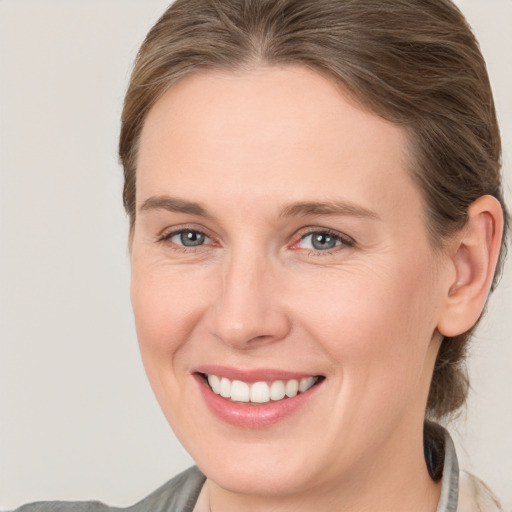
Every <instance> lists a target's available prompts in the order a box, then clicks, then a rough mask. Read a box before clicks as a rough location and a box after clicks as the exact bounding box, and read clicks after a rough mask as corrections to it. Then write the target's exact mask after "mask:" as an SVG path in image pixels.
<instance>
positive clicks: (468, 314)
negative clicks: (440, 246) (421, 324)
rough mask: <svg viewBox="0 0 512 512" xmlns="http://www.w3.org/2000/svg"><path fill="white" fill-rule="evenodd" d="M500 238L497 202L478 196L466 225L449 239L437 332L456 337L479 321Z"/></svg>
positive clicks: (500, 210) (499, 209) (500, 214)
mask: <svg viewBox="0 0 512 512" xmlns="http://www.w3.org/2000/svg"><path fill="white" fill-rule="evenodd" d="M502 234H503V210H502V208H501V205H500V203H499V201H498V200H497V199H495V198H494V197H492V196H488V195H486V196H482V197H480V198H478V199H477V200H476V201H475V202H474V203H472V204H471V205H470V207H469V209H468V221H467V223H466V225H465V226H464V227H463V228H462V229H461V231H460V232H459V233H458V234H457V235H456V236H455V237H454V238H453V241H452V242H451V244H449V249H450V254H451V257H450V264H451V265H452V266H453V269H452V270H453V272H451V273H450V275H451V277H450V281H451V282H449V283H448V286H447V290H446V296H445V304H444V307H443V310H442V312H441V315H440V319H439V322H438V326H437V329H438V331H439V332H440V333H441V334H442V335H444V336H449V337H453V336H457V335H459V334H462V333H463V332H466V331H467V330H469V329H471V328H472V327H473V326H474V325H475V323H476V322H477V321H478V319H479V318H480V315H481V314H482V311H483V309H484V306H485V303H486V300H487V296H488V294H489V290H490V288H491V284H492V281H493V278H494V271H495V269H496V263H497V261H498V256H499V253H500V247H501V237H502Z"/></svg>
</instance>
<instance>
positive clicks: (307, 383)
mask: <svg viewBox="0 0 512 512" xmlns="http://www.w3.org/2000/svg"><path fill="white" fill-rule="evenodd" d="M314 383H315V377H304V378H303V379H300V382H299V391H300V392H301V393H304V391H307V390H308V389H309V388H310V387H311V386H312V385H313V384H314Z"/></svg>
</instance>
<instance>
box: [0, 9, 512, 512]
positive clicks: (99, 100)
mask: <svg viewBox="0 0 512 512" xmlns="http://www.w3.org/2000/svg"><path fill="white" fill-rule="evenodd" d="M167 3H168V2H167V0H87V1H79V0H74V1H72V0H44V1H41V0H3V1H2V0H0V508H10V507H14V506H17V505H19V504H21V503H24V502H27V501H32V500H41V499H92V498H94V499H100V500H102V501H105V502H107V503H110V504H112V505H119V506H123V505H124V506H125V505H129V504H131V503H133V502H135V501H137V500H138V499H139V498H141V497H143V496H144V495H146V494H147V493H149V492H150V491H151V490H153V489H154V488H156V487H157V486H158V485H160V484H161V483H163V482H164V481H165V480H167V479H169V478H170V477H171V476H173V475H174V474H175V473H177V472H178V471H179V470H181V469H184V468H185V467H187V466H189V465H190V464H191V463H192V461H191V459H190V458H189V456H188V455H187V454H186V453H185V452H184V450H183V449H182V448H181V447H180V445H179V443H178V442H177V441H176V439H175V438H174V436H173V434H172V433H171V431H170V429H169V428H168V426H167V424H166V422H165V420H164V417H163V415H162V414H161V413H160V411H159V409H158V406H157V404H156V401H155V400H154V398H153V396H152V393H151V391H150V388H149V385H148V384H147V383H146V379H145V375H144V371H143V368H142V364H141V363H140V361H139V356H138V348H137V342H136V338H135V333H134V327H133V320H132V314H131V310H130V304H129V298H128V283H129V259H128V253H127V249H126V235H127V222H126V218H125V216H124V213H123V210H122V207H121V169H120V167H119V166H118V164H117V158H116V144H117V136H118V130H119V116H120V110H121V103H122V98H123V93H124V90H125V88H126V84H127V79H128V75H129V71H130V69H131V64H132V61H133V58H134V56H135V53H136V50H137V48H138V46H139V45H140V43H141V42H142V39H143V37H144V35H145V33H146V31H147V30H148V29H149V28H150V26H151V25H152V23H153V22H154V21H156V19H157V17H158V16H159V14H160V13H161V12H162V11H163V10H164V8H165V7H166V5H167ZM458 4H459V5H460V6H461V7H462V9H463V11H464V12H465V14H466V16H467V17H468V19H469V21H470V23H471V24H472V25H473V27H474V29H475V31H476V33H477V36H478V37H479V39H480V41H481V46H482V50H483V53H484V55H485V57H486V58H487V62H488V67H489V72H490V75H491V80H492V83H493V86H494V89H495V95H496V101H497V106H498V111H499V115H500V119H501V123H502V132H503V140H504V148H505V173H506V175H507V180H508V185H507V194H508V201H509V204H511V201H510V199H511V194H510V189H511V183H512V170H511V167H512V166H511V159H512V101H511V99H512V94H511V93H510V91H511V90H512V62H511V60H510V59H511V54H512V31H511V30H510V27H511V26H512V1H511V0H487V1H485V2H484V1H482V0H460V1H459V2H458ZM510 267H511V262H510V261H509V262H508V269H507V272H506V274H505V276H504V278H503V280H502V283H501V286H500V288H499V289H498V291H497V292H496V293H495V296H494V297H492V300H491V306H490V311H489V314H488V317H487V319H486V321H485V322H484V323H483V325H482V326H481V329H480V330H479V334H478V336H477V338H476V339H475V341H474V343H473V346H472V349H471V352H472V359H471V375H472V382H473V387H474V390H473V392H472V395H471V400H470V403H469V407H468V409H467V413H466V414H465V415H464V416H463V417H462V418H461V420H459V421H458V422H457V424H456V425H454V426H452V427H451V429H452V431H455V432H458V434H457V436H456V441H457V445H458V447H459V457H460V458H461V459H462V462H463V466H464V467H466V468H469V469H470V470H472V471H474V472H475V473H477V474H478V475H479V476H481V477H482V478H483V479H484V480H485V481H486V482H487V483H488V484H489V485H490V486H491V487H492V488H493V489H494V490H495V492H496V493H497V494H498V495H499V496H500V497H501V498H502V500H503V502H504V504H505V505H506V506H507V507H508V508H511V507H512V485H511V483H512V376H511V369H512V342H511V340H512V307H511V303H512V269H511V268H510ZM205 435H208V434H207V432H205Z"/></svg>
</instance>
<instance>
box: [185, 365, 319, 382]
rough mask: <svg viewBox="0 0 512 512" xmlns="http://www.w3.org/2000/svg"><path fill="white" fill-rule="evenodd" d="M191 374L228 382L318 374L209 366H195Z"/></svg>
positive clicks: (273, 369) (288, 378) (258, 380)
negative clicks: (215, 377) (219, 378)
mask: <svg viewBox="0 0 512 512" xmlns="http://www.w3.org/2000/svg"><path fill="white" fill-rule="evenodd" d="M191 373H202V374H206V375H216V376H217V377H226V378H227V379H229V380H241V381H243V382H261V381H274V380H291V379H302V378H304V377H316V376H318V375H319V374H318V373H311V372H300V371H289V370H278V369H275V368H257V369H256V368H255V369H240V368H233V367H230V366H219V365H209V364H207V365H200V366H197V367H195V368H194V369H193V370H192V372H191Z"/></svg>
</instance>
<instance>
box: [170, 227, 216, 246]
mask: <svg viewBox="0 0 512 512" xmlns="http://www.w3.org/2000/svg"><path fill="white" fill-rule="evenodd" d="M207 240H209V238H208V237H207V236H206V235H205V234H204V233H201V232H200V231H194V230H192V229H183V230H181V231H178V232H177V233H174V235H172V237H171V242H174V243H175V244H178V245H183V246H184V247H197V246H198V245H204V244H205V242H206V241H207Z"/></svg>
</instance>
